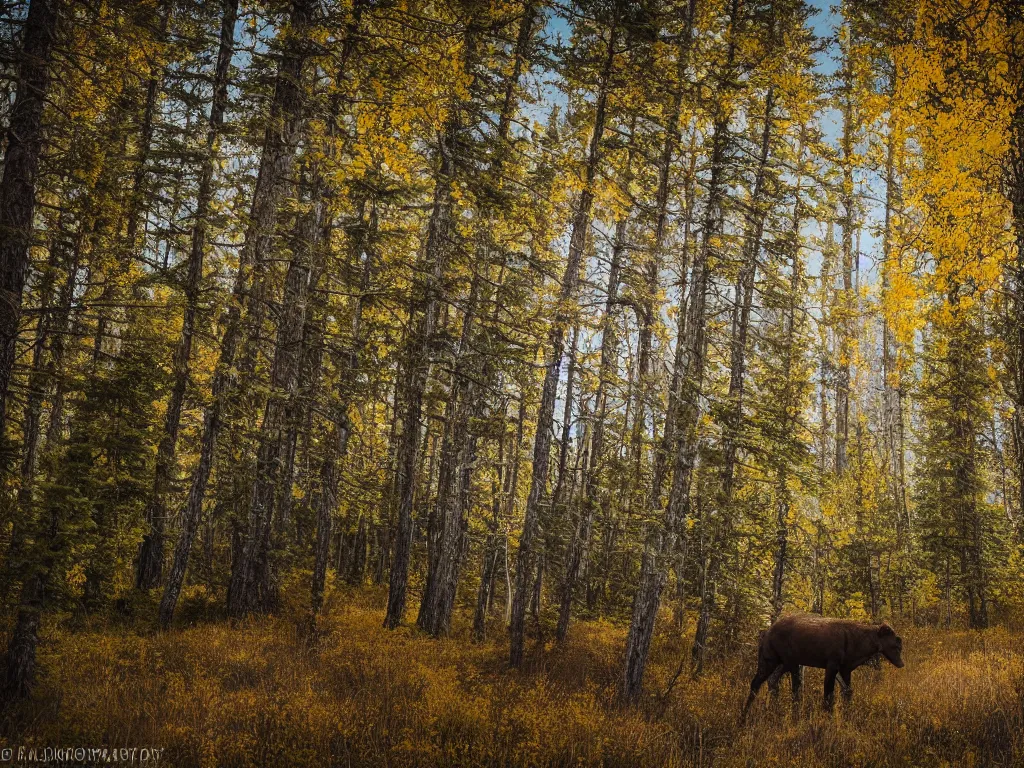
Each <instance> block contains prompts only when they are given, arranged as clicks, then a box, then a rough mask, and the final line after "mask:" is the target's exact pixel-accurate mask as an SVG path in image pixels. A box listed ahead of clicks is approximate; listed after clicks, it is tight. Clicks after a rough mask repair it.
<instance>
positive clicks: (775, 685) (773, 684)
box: [768, 664, 786, 700]
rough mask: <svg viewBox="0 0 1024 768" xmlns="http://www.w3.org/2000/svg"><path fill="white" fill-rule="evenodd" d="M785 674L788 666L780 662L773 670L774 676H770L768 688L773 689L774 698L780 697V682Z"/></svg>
mask: <svg viewBox="0 0 1024 768" xmlns="http://www.w3.org/2000/svg"><path fill="white" fill-rule="evenodd" d="M784 674H786V668H785V667H783V666H782V665H781V664H780V665H779V667H778V669H776V670H775V671H774V672H772V676H771V677H769V678H768V690H769V691H771V694H772V699H773V700H775V699H778V698H779V684H780V683H781V682H782V676H783V675H784Z"/></svg>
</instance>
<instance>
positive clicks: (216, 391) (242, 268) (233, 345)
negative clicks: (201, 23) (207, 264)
mask: <svg viewBox="0 0 1024 768" xmlns="http://www.w3.org/2000/svg"><path fill="white" fill-rule="evenodd" d="M311 13H312V9H311V3H310V0H295V1H294V2H293V4H292V8H291V28H292V29H291V32H290V35H291V37H290V39H289V40H288V43H287V50H286V52H285V55H284V56H283V57H282V59H281V62H280V64H279V65H278V74H277V83H276V87H275V89H274V97H273V101H272V104H271V111H270V117H269V125H268V126H267V130H266V136H265V138H264V144H263V153H262V156H261V159H260V170H259V176H258V178H257V180H256V188H255V190H254V191H253V199H252V206H251V211H250V217H249V219H250V223H249V227H248V229H247V231H246V237H245V242H244V244H243V246H242V251H241V255H240V258H239V264H238V271H237V272H236V274H235V282H234V286H233V288H232V294H231V299H230V303H229V306H228V309H227V310H226V311H225V313H224V317H223V319H222V325H223V327H224V332H223V335H222V337H221V345H220V356H219V359H218V361H217V368H216V370H215V372H214V377H213V386H212V390H213V391H212V401H211V403H210V404H209V405H208V406H207V408H206V413H205V415H204V417H203V429H202V434H201V436H200V440H199V461H198V463H197V465H196V468H195V470H194V471H193V473H192V481H191V487H190V490H189V495H188V500H187V501H186V504H185V509H184V511H183V513H182V516H181V518H182V523H181V533H180V534H179V537H178V543H177V546H176V547H175V552H174V561H173V564H172V566H171V573H170V575H169V576H168V581H167V585H166V587H165V589H164V595H163V599H162V601H161V604H160V623H161V624H162V625H163V626H167V625H169V623H170V620H171V618H172V616H173V614H174V608H175V606H176V605H177V602H178V595H179V594H180V593H181V587H182V584H183V583H184V578H185V571H186V569H187V567H188V558H189V553H190V552H191V549H192V542H193V540H194V539H195V532H196V530H197V529H198V526H199V519H200V516H201V513H202V506H203V501H204V499H205V498H206V488H207V485H208V484H209V480H210V473H211V471H212V469H213V459H214V453H215V450H216V445H217V438H218V436H219V434H220V430H221V427H222V426H223V423H224V416H225V414H224V409H225V406H226V405H227V400H228V399H229V398H230V396H231V394H232V393H233V391H234V389H235V375H234V366H235V357H236V355H237V353H238V348H239V343H240V341H241V335H242V311H243V308H244V307H245V306H247V305H248V304H249V303H251V302H253V301H256V302H258V301H260V290H258V285H256V283H258V282H259V280H260V275H261V274H262V270H263V262H264V261H265V260H266V258H267V256H268V255H269V253H270V250H271V246H272V243H273V235H274V229H275V227H276V224H277V215H278V210H277V209H278V203H279V200H280V196H281V192H282V189H283V187H284V184H285V182H286V180H287V177H288V176H289V175H290V174H291V169H292V165H293V161H294V156H295V147H296V143H297V141H298V134H299V130H300V127H301V108H302V96H301V90H302V85H301V80H302V72H303V69H304V67H305V62H306V59H307V57H308V52H307V48H308V45H307V41H306V40H305V34H306V29H307V26H308V25H309V23H310V21H311V18H310V17H311Z"/></svg>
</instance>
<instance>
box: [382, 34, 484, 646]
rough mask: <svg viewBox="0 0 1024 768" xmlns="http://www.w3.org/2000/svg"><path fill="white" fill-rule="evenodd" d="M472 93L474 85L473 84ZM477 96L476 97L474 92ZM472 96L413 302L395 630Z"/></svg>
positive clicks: (467, 38) (454, 135)
mask: <svg viewBox="0 0 1024 768" xmlns="http://www.w3.org/2000/svg"><path fill="white" fill-rule="evenodd" d="M481 31H482V30H481V29H480V28H479V27H478V21H477V20H476V19H471V20H470V21H469V23H468V24H467V25H466V28H465V31H464V49H463V68H464V71H465V73H466V74H467V75H468V76H470V77H471V78H474V80H475V77H474V70H475V68H476V61H477V58H478V56H479V46H480V45H481V43H482V41H481V40H480V39H479V38H480V34H481ZM469 90H470V91H471V92H472V90H473V87H472V86H471V87H470V89H469ZM470 98H472V97H470ZM469 107H470V104H469V103H468V100H464V101H460V102H458V103H455V104H453V105H452V111H451V115H450V117H449V119H448V125H446V126H445V129H444V131H443V132H442V134H441V136H440V137H439V140H438V154H439V155H440V166H439V168H438V173H437V178H436V180H435V184H434V200H433V205H432V208H431V212H430V221H429V224H428V226H427V242H426V245H425V247H424V252H423V260H422V265H421V267H420V270H419V271H421V272H422V274H423V276H424V278H423V285H422V287H421V289H420V290H419V291H417V290H416V289H415V288H414V289H413V298H412V301H411V304H410V307H409V325H410V332H409V334H408V338H407V340H406V348H405V359H404V361H403V375H404V387H403V400H404V406H405V407H404V411H403V413H402V433H401V436H400V440H399V444H398V459H397V473H396V478H395V487H396V495H397V497H398V526H397V530H396V532H395V544H394V555H393V558H392V561H391V577H390V582H389V584H388V607H387V613H386V615H385V617H384V626H385V627H386V628H388V629H394V628H395V627H397V626H398V625H399V624H401V623H402V621H403V619H404V617H405V602H406V592H407V587H408V580H409V559H410V555H411V550H412V538H413V519H412V513H413V502H414V497H415V490H416V477H417V466H418V464H419V458H420V457H419V454H420V433H421V431H422V425H421V424H420V421H421V418H422V413H423V397H424V394H425V393H426V389H427V383H428V381H429V379H430V371H431V350H432V347H433V345H434V343H435V340H434V334H435V332H436V329H437V326H438V322H439V319H440V314H441V305H442V298H443V296H442V293H443V288H444V286H443V283H444V280H445V277H446V275H447V272H448V262H449V261H450V259H451V256H452V250H453V249H452V241H453V237H454V221H453V220H452V209H453V205H454V200H453V198H452V185H453V182H454V181H455V179H456V175H457V172H458V161H457V158H456V152H457V150H458V144H459V139H460V136H461V134H462V132H463V131H464V130H465V123H466V112H467V111H468V109H469Z"/></svg>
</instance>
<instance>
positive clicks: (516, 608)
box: [509, 20, 619, 667]
mask: <svg viewBox="0 0 1024 768" xmlns="http://www.w3.org/2000/svg"><path fill="white" fill-rule="evenodd" d="M618 31H619V30H618V24H617V20H616V21H613V22H612V24H611V28H610V29H609V30H608V42H607V52H606V54H605V60H604V64H603V67H602V70H601V75H600V80H599V82H598V89H597V103H596V107H595V112H594V126H593V130H592V132H591V135H590V143H589V147H588V150H587V161H586V166H585V168H584V178H583V190H582V191H581V192H580V198H579V200H578V201H577V203H576V212H575V215H574V216H573V221H572V233H571V235H570V238H569V254H568V259H567V260H566V265H565V273H564V275H563V276H562V285H561V290H560V291H559V295H558V309H557V310H556V313H555V317H554V320H553V321H552V323H551V330H550V333H549V336H548V348H547V359H546V360H545V366H544V368H545V370H544V383H543V385H542V387H541V399H540V408H539V410H538V412H537V429H536V435H535V437H534V444H533V471H532V472H531V476H530V492H529V495H528V496H527V498H526V510H525V513H524V516H523V532H522V535H521V536H520V537H519V549H518V551H517V552H516V576H515V588H514V591H513V597H512V617H511V622H510V624H509V637H510V643H509V664H510V665H511V666H512V667H518V666H520V665H521V664H522V661H523V646H524V643H525V639H526V609H527V602H528V601H529V599H530V588H531V587H532V586H533V581H534V576H535V571H536V566H537V562H536V560H537V552H536V544H535V539H536V538H537V537H538V535H539V530H538V529H539V525H538V522H539V518H540V501H541V496H542V495H543V493H544V489H545V486H546V485H547V480H548V468H549V466H550V462H551V426H552V423H553V421H554V414H555V395H556V393H557V390H558V378H559V372H560V371H561V368H562V356H563V353H564V351H565V332H566V329H567V328H568V325H569V323H570V321H571V315H570V312H571V310H570V308H569V304H570V303H571V302H572V301H574V300H575V298H576V289H577V286H578V284H579V278H580V267H581V265H582V261H583V251H584V249H585V247H586V242H587V235H588V232H589V230H590V223H591V207H592V206H593V202H594V191H593V186H594V180H595V179H596V177H597V167H598V164H599V163H600V160H601V139H602V137H603V136H604V129H605V121H606V110H607V105H608V90H609V85H610V80H611V74H612V69H613V67H614V65H615V55H616V50H615V46H616V42H617V38H618Z"/></svg>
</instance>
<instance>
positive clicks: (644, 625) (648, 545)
mask: <svg viewBox="0 0 1024 768" xmlns="http://www.w3.org/2000/svg"><path fill="white" fill-rule="evenodd" d="M738 12H739V8H738V0H734V1H733V4H732V12H731V22H730V29H731V28H732V26H733V24H734V23H735V21H736V17H737V15H738ZM734 55H735V43H734V42H732V41H730V43H729V55H728V66H729V67H731V65H732V61H733V58H734ZM729 120H730V115H729V114H728V113H726V112H725V111H724V108H722V107H719V108H718V114H716V115H715V118H714V124H713V130H714V134H713V136H712V138H711V158H710V161H711V173H710V178H709V180H708V193H707V203H706V205H707V207H706V209H705V214H704V222H703V239H702V242H701V247H700V248H699V249H698V251H697V253H696V254H695V256H694V261H693V269H692V271H691V276H690V292H689V302H688V303H687V307H686V329H685V336H684V338H683V340H682V341H683V343H682V345H681V354H680V359H679V363H678V366H677V370H678V372H679V396H678V406H677V407H678V411H677V414H678V417H677V418H678V425H677V427H676V437H675V438H674V439H676V440H677V441H678V442H677V443H676V446H677V447H676V450H675V456H674V461H673V465H674V466H673V473H672V487H671V490H670V491H669V499H668V505H667V507H666V509H665V512H664V514H663V517H662V520H661V521H660V524H656V525H655V526H654V528H653V530H651V531H650V533H649V535H648V537H647V541H646V542H645V545H644V553H643V558H642V561H641V566H640V582H639V584H638V586H637V591H636V593H635V595H634V598H633V610H632V618H631V621H630V626H629V635H628V637H627V639H626V657H625V664H624V670H623V682H622V689H621V694H622V697H623V698H624V699H625V700H626V701H630V702H633V701H636V700H637V699H639V697H640V694H641V693H642V691H643V676H644V670H645V669H646V666H647V657H648V654H649V652H650V648H651V639H652V638H653V635H654V622H655V619H656V618H657V615H658V608H659V606H660V604H661V592H662V590H663V589H664V586H665V581H666V576H667V573H666V571H667V568H666V564H665V562H664V560H665V558H666V556H671V555H673V554H674V552H675V547H676V540H677V538H678V536H679V527H680V523H681V521H682V520H683V519H684V518H685V516H686V515H687V514H688V512H689V507H690V479H691V475H692V472H693V468H694V465H695V463H696V458H697V438H698V434H697V426H698V423H699V421H700V416H701V411H702V408H701V402H700V396H701V392H702V390H703V382H704V366H705V334H706V330H707V312H706V303H707V294H708V291H709V288H710V283H711V256H712V248H713V241H714V239H715V237H716V235H717V233H718V232H719V230H720V227H721V211H720V205H721V198H722V195H723V193H724V185H725V181H724V179H723V175H724V168H725V160H726V150H727V148H728V146H729V136H728V127H729ZM655 490H656V491H658V497H655V496H654V493H653V492H654V491H655ZM650 503H651V506H652V508H653V509H659V508H660V506H661V503H660V488H652V497H651V500H650Z"/></svg>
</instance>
